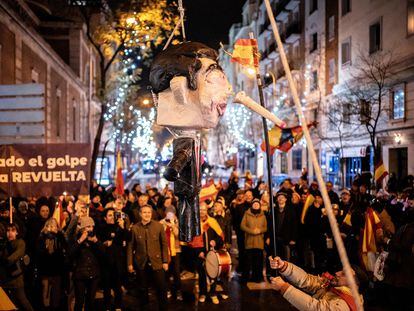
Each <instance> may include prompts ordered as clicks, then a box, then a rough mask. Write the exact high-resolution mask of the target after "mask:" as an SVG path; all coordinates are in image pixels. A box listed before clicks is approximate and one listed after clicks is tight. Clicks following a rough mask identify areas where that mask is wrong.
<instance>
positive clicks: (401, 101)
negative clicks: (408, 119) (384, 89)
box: [391, 84, 405, 120]
mask: <svg viewBox="0 0 414 311" xmlns="http://www.w3.org/2000/svg"><path fill="white" fill-rule="evenodd" d="M391 95H392V97H391V100H392V118H393V119H394V120H398V119H404V117H405V85H404V84H400V85H398V86H396V87H394V89H393V91H392V92H391Z"/></svg>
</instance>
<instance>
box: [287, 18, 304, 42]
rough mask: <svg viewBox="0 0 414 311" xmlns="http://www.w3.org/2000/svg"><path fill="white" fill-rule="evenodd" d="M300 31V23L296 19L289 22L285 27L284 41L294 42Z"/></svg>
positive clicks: (297, 38)
mask: <svg viewBox="0 0 414 311" xmlns="http://www.w3.org/2000/svg"><path fill="white" fill-rule="evenodd" d="M301 32H302V30H301V28H300V23H299V22H298V21H294V22H293V23H291V24H290V25H289V26H288V28H287V29H286V32H285V34H286V43H294V42H295V41H297V40H299V39H300V33H301Z"/></svg>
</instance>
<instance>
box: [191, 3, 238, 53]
mask: <svg viewBox="0 0 414 311" xmlns="http://www.w3.org/2000/svg"><path fill="white" fill-rule="evenodd" d="M245 2H246V0H183V5H184V9H185V15H186V22H185V30H186V35H187V40H190V41H199V42H202V43H205V44H207V45H208V46H210V47H212V48H219V43H220V41H222V42H223V43H228V40H229V39H228V33H229V29H230V26H231V25H232V24H234V23H238V22H241V20H242V7H243V4H244V3H245Z"/></svg>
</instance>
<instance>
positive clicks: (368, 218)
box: [361, 207, 381, 271]
mask: <svg viewBox="0 0 414 311" xmlns="http://www.w3.org/2000/svg"><path fill="white" fill-rule="evenodd" d="M379 229H381V220H380V218H379V217H378V215H377V213H376V212H375V211H374V210H373V209H372V208H371V207H369V208H367V211H366V212H365V226H364V231H363V237H362V240H361V261H362V264H363V266H364V267H365V270H367V271H373V267H372V266H371V265H370V264H369V260H368V253H373V254H375V253H376V252H377V242H376V239H375V236H376V233H377V230H379Z"/></svg>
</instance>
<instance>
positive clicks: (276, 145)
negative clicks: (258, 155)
mask: <svg viewBox="0 0 414 311" xmlns="http://www.w3.org/2000/svg"><path fill="white" fill-rule="evenodd" d="M308 127H309V128H311V127H316V122H312V123H310V124H308ZM302 137H303V129H302V126H300V125H299V126H295V127H291V128H283V129H282V128H280V127H279V126H277V125H276V126H274V127H273V128H272V129H271V130H270V131H269V144H270V154H273V153H274V152H275V150H276V149H278V150H280V151H283V152H288V151H289V150H290V148H292V147H293V145H294V144H295V143H296V142H298V141H299V140H300V139H301V138H302ZM260 148H261V149H262V150H263V151H265V150H266V149H265V142H264V141H263V142H262V144H261V145H260Z"/></svg>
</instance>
